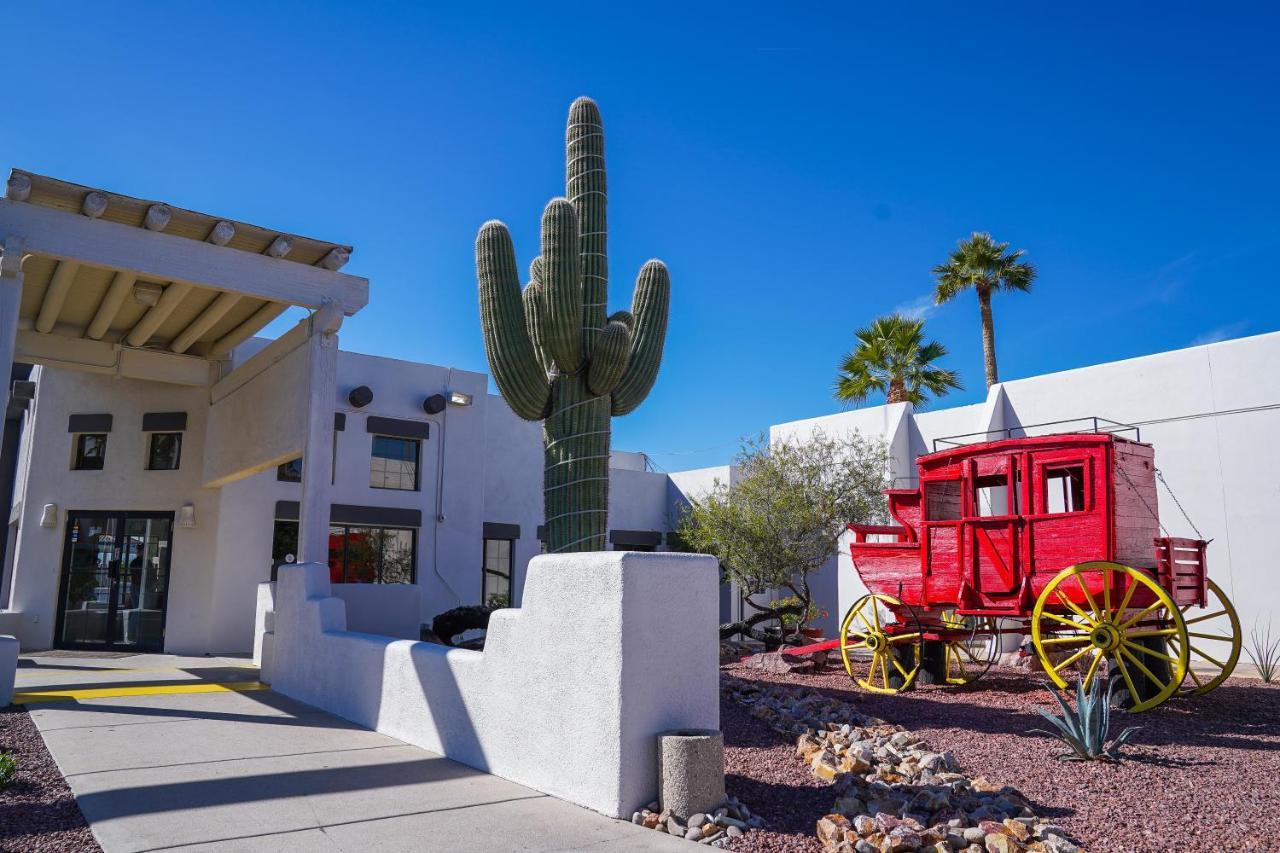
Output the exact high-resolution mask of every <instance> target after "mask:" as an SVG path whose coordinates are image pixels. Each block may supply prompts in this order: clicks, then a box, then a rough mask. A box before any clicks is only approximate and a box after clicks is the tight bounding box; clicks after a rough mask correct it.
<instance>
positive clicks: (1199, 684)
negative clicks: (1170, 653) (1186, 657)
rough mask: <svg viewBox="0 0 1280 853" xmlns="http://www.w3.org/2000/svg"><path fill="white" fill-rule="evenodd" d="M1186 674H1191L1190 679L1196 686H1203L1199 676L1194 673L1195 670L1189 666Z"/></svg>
mask: <svg viewBox="0 0 1280 853" xmlns="http://www.w3.org/2000/svg"><path fill="white" fill-rule="evenodd" d="M1187 675H1189V676H1191V680H1192V681H1194V682H1195V683H1196V687H1204V683H1203V682H1201V681H1200V676H1198V675H1196V671H1195V670H1194V669H1192V668H1191V667H1190V666H1188V667H1187Z"/></svg>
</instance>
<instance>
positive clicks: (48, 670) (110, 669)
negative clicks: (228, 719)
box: [15, 663, 257, 678]
mask: <svg viewBox="0 0 1280 853" xmlns="http://www.w3.org/2000/svg"><path fill="white" fill-rule="evenodd" d="M205 669H257V667H256V666H254V665H253V664H251V663H250V664H242V663H227V664H216V665H214V666H190V667H181V666H142V667H138V668H136V669H127V668H125V667H121V666H104V667H101V668H98V669H94V670H92V671H93V672H97V673H102V674H104V675H105V674H109V673H116V672H119V673H128V672H186V673H193V674H194V673H197V672H200V671H201V670H205ZM59 670H61V671H67V670H66V667H57V666H41V667H36V668H34V669H30V668H27V669H19V670H18V671H17V672H16V673H15V675H16V676H17V677H18V678H23V677H26V678H48V677H49V676H50V675H52V674H54V673H56V672H58V671H59ZM76 671H77V672H85V671H87V670H85V669H82V668H78V669H77V670H76Z"/></svg>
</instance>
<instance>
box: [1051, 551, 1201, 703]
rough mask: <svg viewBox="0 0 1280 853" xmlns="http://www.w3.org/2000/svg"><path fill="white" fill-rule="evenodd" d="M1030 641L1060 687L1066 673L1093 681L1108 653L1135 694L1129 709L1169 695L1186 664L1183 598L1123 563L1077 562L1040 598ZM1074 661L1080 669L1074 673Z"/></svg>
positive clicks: (1113, 667) (1088, 683) (1087, 684)
mask: <svg viewBox="0 0 1280 853" xmlns="http://www.w3.org/2000/svg"><path fill="white" fill-rule="evenodd" d="M1031 641H1032V643H1033V644H1034V646H1035V649H1036V654H1037V655H1038V656H1039V658H1040V663H1041V665H1042V666H1043V667H1044V671H1045V674H1046V675H1048V676H1049V678H1050V680H1051V681H1053V683H1054V684H1055V685H1057V686H1058V687H1059V688H1060V689H1066V688H1067V686H1068V682H1067V678H1066V676H1068V675H1071V676H1072V677H1073V678H1075V677H1079V678H1081V679H1083V681H1084V685H1085V688H1086V689H1087V688H1089V687H1091V686H1092V684H1093V680H1094V678H1096V677H1098V672H1099V669H1100V665H1101V663H1102V660H1103V658H1106V660H1107V662H1108V670H1109V671H1110V672H1113V673H1118V674H1119V676H1120V678H1122V679H1123V681H1124V686H1125V687H1126V688H1127V689H1128V692H1129V696H1130V698H1131V699H1132V700H1133V705H1132V706H1131V707H1130V708H1129V711H1130V712H1137V711H1147V710H1150V709H1151V708H1154V707H1156V706H1157V705H1159V704H1160V703H1161V702H1163V701H1164V700H1166V699H1168V698H1169V697H1170V696H1172V695H1173V694H1174V693H1176V692H1177V690H1178V686H1179V685H1180V684H1182V679H1183V678H1184V677H1185V676H1186V672H1187V662H1188V642H1187V626H1186V623H1185V622H1183V619H1182V614H1181V612H1180V611H1179V610H1178V606H1177V605H1176V604H1174V601H1173V598H1171V597H1170V595H1169V593H1168V592H1167V591H1166V590H1165V589H1164V588H1163V587H1161V586H1160V585H1159V584H1158V583H1156V582H1155V580H1153V579H1152V578H1151V576H1150V575H1148V574H1147V573H1145V572H1141V571H1139V570H1137V569H1134V568H1130V567H1129V566H1122V565H1120V564H1119V563H1108V562H1102V561H1097V562H1090V563H1080V564H1079V565H1076V566H1069V567H1068V568H1065V569H1063V570H1062V571H1061V572H1058V574H1057V575H1055V576H1054V577H1053V579H1052V580H1050V581H1049V582H1048V583H1047V584H1045V587H1044V589H1043V591H1041V593H1040V597H1039V598H1038V599H1036V605H1035V609H1034V610H1033V611H1032V614H1031ZM1166 644H1167V646H1166ZM1166 648H1167V651H1166ZM1072 665H1078V667H1079V668H1080V669H1081V670H1083V671H1082V672H1080V673H1079V674H1078V675H1077V674H1076V673H1072V672H1071V670H1070V667H1071V666H1072Z"/></svg>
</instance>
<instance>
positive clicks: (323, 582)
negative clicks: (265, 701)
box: [271, 551, 720, 817]
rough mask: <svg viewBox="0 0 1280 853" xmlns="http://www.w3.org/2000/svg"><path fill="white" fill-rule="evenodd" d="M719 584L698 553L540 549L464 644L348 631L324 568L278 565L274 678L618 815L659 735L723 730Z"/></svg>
mask: <svg viewBox="0 0 1280 853" xmlns="http://www.w3.org/2000/svg"><path fill="white" fill-rule="evenodd" d="M717 584H718V566H717V564H716V561H715V560H714V559H713V558H711V557H705V556H697V555H692V554H674V553H653V554H641V553H635V552H628V551H606V552H597V553H587V554H568V555H548V556H542V557H537V558H535V559H534V560H533V561H532V562H531V563H530V565H529V572H528V577H527V580H526V582H525V589H524V601H523V606H522V607H521V608H519V609H509V610H500V611H498V612H496V613H494V614H493V617H492V620H491V622H490V624H489V632H488V638H487V642H486V646H485V650H484V651H483V652H474V651H468V650H466V649H452V648H448V647H445V646H441V645H437V644H434V643H424V642H415V641H409V640H396V639H393V638H391V637H384V636H377V635H374V634H360V633H355V632H350V631H347V630H346V625H347V622H346V611H345V604H344V602H343V601H342V600H341V599H339V598H336V597H334V596H333V595H332V590H331V587H330V584H329V569H328V567H327V566H324V565H322V564H318V563H306V564H301V565H292V566H281V567H280V571H279V579H278V582H277V588H276V600H275V608H276V610H275V616H274V624H275V635H274V637H273V638H272V643H273V647H274V653H273V661H272V667H271V669H272V672H271V679H272V687H273V688H274V689H275V690H277V691H278V692H280V693H283V694H285V695H288V696H292V697H294V698H296V699H299V700H301V701H303V702H307V703H309V704H312V705H315V706H317V707H319V708H323V709H325V710H327V711H330V712H332V713H335V714H337V715H339V716H341V717H345V718H346V719H349V720H352V721H353V722H356V723H359V724H360V725H364V726H368V727H369V728H373V729H376V730H378V731H380V732H382V733H384V734H387V735H390V736H392V737H395V738H398V739H400V740H403V741H405V742H406V743H411V744H414V745H416V746H420V747H423V748H425V749H429V750H432V751H435V752H439V753H442V754H444V755H446V756H448V757H450V758H452V759H455V760H457V761H460V762H462V763H464V764H469V765H471V766H473V767H477V768H479V769H481V770H485V771H487V772H490V773H493V774H495V775H498V776H502V777H504V778H507V779H510V780H511V781H513V782H518V783H520V784H522V785H527V786H529V787H531V788H535V789H537V790H539V791H542V792H544V793H547V794H551V795H552V796H556V797H559V798H561V799H564V800H569V801H571V802H574V803H578V804H580V805H583V806H586V807H588V808H591V809H595V810H596V811H599V812H602V813H604V814H606V815H609V816H611V817H621V816H624V815H629V814H631V813H632V812H633V811H635V810H636V809H638V808H640V807H641V806H643V805H644V804H645V803H647V802H649V801H650V800H652V799H654V797H655V795H656V793H657V788H658V782H657V779H658V766H657V753H658V746H657V737H656V736H657V734H658V733H659V732H662V731H666V730H668V729H676V728H702V729H715V728H719V720H720V712H719V678H718V676H719V672H718V665H719V661H718V643H717V630H716V627H717V623H716V589H717ZM624 638H625V642H624Z"/></svg>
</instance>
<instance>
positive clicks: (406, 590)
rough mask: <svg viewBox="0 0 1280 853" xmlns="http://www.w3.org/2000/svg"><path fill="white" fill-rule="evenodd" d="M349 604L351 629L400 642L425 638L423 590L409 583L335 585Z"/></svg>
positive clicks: (348, 613) (347, 604)
mask: <svg viewBox="0 0 1280 853" xmlns="http://www.w3.org/2000/svg"><path fill="white" fill-rule="evenodd" d="M330 589H331V590H332V592H333V594H334V596H336V597H337V598H341V599H342V600H343V601H344V602H346V613H347V629H348V630H350V631H359V632H362V633H365V634H382V635H383V636H386V637H395V638H396V639H398V640H417V639H419V638H420V637H421V636H422V604H421V600H422V588H421V587H418V586H414V585H413V584H407V583H335V584H331V585H330Z"/></svg>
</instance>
